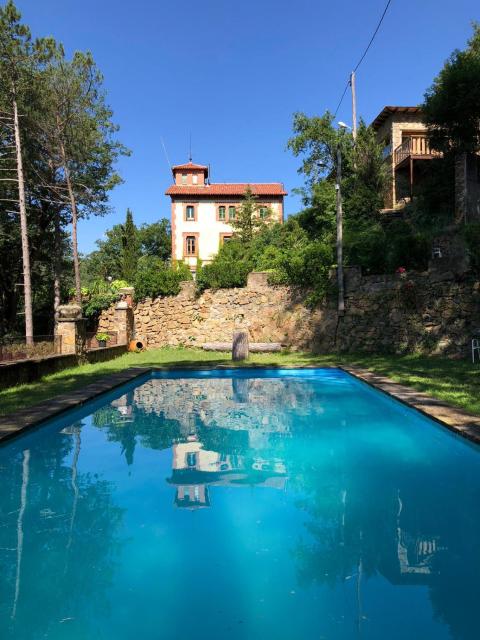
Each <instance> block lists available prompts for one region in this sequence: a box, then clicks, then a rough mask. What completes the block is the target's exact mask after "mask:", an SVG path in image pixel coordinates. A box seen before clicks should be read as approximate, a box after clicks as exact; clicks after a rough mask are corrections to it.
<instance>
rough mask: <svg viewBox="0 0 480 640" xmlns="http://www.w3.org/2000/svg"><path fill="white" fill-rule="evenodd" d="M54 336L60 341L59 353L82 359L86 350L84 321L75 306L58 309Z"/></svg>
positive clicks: (78, 308) (80, 312)
mask: <svg viewBox="0 0 480 640" xmlns="http://www.w3.org/2000/svg"><path fill="white" fill-rule="evenodd" d="M55 335H57V336H59V337H60V339H61V353H62V354H65V353H67V354H68V353H75V354H77V355H78V356H80V357H83V355H84V353H85V348H86V320H85V318H82V308H81V307H80V306H79V305H77V304H64V305H61V306H60V307H58V323H57V327H56V330H55Z"/></svg>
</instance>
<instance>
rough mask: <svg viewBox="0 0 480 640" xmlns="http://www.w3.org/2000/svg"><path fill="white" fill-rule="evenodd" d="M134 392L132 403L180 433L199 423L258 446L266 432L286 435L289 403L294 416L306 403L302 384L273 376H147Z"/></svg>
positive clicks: (308, 391)
mask: <svg viewBox="0 0 480 640" xmlns="http://www.w3.org/2000/svg"><path fill="white" fill-rule="evenodd" d="M134 394H135V405H136V406H137V407H139V408H141V409H143V410H144V411H145V412H146V413H151V414H156V415H158V416H160V417H162V418H163V419H167V420H176V421H178V423H179V431H180V435H181V436H183V437H187V436H188V435H189V434H191V433H194V432H196V430H197V428H198V427H199V426H204V427H214V428H216V429H222V430H225V429H228V430H231V431H245V432H248V433H249V436H248V438H249V442H250V444H251V446H252V447H257V446H259V447H262V448H263V447H265V446H266V444H267V442H268V439H269V437H270V435H271V434H276V435H279V436H289V435H290V432H291V427H292V420H293V418H292V417H291V410H292V409H295V410H296V415H297V416H298V414H301V413H302V411H303V407H305V409H304V410H305V413H308V412H310V411H311V407H312V402H311V397H312V391H311V389H310V387H309V386H308V385H305V384H303V385H302V384H299V383H298V381H295V380H282V379H273V378H272V379H269V380H268V381H266V380H263V379H235V378H234V379H229V378H225V379H218V378H216V379H215V378H212V379H202V380H199V379H184V380H181V384H179V380H169V379H160V378H153V379H152V380H149V381H148V382H146V383H145V384H143V385H141V386H140V387H138V388H136V389H135V391H134ZM318 410H320V409H318ZM256 431H257V432H258V433H255V432H256ZM269 434H270V435H269Z"/></svg>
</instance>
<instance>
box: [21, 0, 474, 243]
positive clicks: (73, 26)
mask: <svg viewBox="0 0 480 640" xmlns="http://www.w3.org/2000/svg"><path fill="white" fill-rule="evenodd" d="M385 2H386V0H361V1H360V0H344V1H343V2H341V3H340V2H338V3H337V2H331V1H328V2H325V1H322V0H316V1H310V0H296V1H295V2H294V1H292V0H275V1H274V0H255V1H253V0H243V1H242V2H235V3H234V2H228V1H223V2H222V1H221V0H202V1H201V2H199V1H198V0H197V1H195V2H193V1H192V0H183V1H182V2H174V1H172V0H168V1H165V0H136V2H132V1H131V0H129V1H128V2H127V0H82V1H81V2H78V0H17V6H18V7H19V9H20V11H21V12H22V14H23V18H24V21H25V22H26V23H27V24H29V25H30V27H31V29H32V31H33V34H34V35H35V36H40V35H52V36H54V37H55V38H56V39H57V40H59V41H61V42H63V43H64V45H65V47H66V50H67V52H73V51H74V50H87V49H88V50H90V51H92V53H93V55H94V58H95V60H96V61H97V64H98V65H99V67H100V69H101V70H102V72H103V74H104V76H105V86H106V89H107V92H108V102H109V104H110V105H111V107H112V108H113V110H114V113H115V121H116V123H117V124H119V125H120V127H121V130H120V134H119V137H120V139H121V141H122V142H123V143H124V144H126V145H127V146H128V147H129V148H130V149H131V150H132V156H131V157H129V158H125V159H122V160H121V162H120V163H119V167H118V168H119V171H120V173H121V175H122V177H123V179H124V181H125V182H124V184H123V185H122V186H120V187H117V189H115V191H113V192H112V195H111V204H112V206H113V208H114V213H112V214H111V215H109V216H107V217H105V218H95V219H92V220H89V221H82V222H81V225H80V230H79V238H80V249H81V250H82V251H84V252H87V251H90V250H92V249H93V248H94V243H95V240H96V239H97V238H101V237H102V235H103V233H104V232H105V229H107V228H109V227H111V226H112V225H113V224H116V223H118V222H121V221H122V220H123V219H124V217H125V210H126V208H127V207H130V208H131V209H132V210H133V212H134V217H135V221H136V223H137V224H139V223H142V222H153V221H155V220H158V219H159V218H162V217H169V213H170V207H169V200H168V199H167V198H166V197H165V196H164V195H163V193H164V191H165V189H166V187H167V186H168V185H169V183H170V181H171V177H170V174H169V171H168V166H167V161H166V159H165V156H164V153H163V150H162V145H161V139H162V137H163V139H164V140H165V144H166V147H167V151H168V154H169V156H170V160H171V162H172V163H179V162H184V161H186V160H187V156H188V145H189V136H190V133H191V135H192V151H193V159H194V161H196V162H200V163H205V164H208V163H210V165H211V168H212V180H213V181H215V182H229V181H231V182H268V181H280V182H284V183H285V185H286V187H287V189H288V191H290V192H291V190H292V189H293V188H294V187H298V186H301V184H302V178H301V176H299V175H298V174H297V168H298V166H299V161H298V159H296V158H294V157H293V156H292V155H291V154H290V153H289V152H288V151H286V150H285V145H286V142H287V140H288V138H289V136H290V134H291V124H292V114H293V113H294V112H295V111H304V112H306V113H308V114H310V115H313V114H321V113H323V112H324V111H325V109H327V108H328V109H330V110H334V109H335V106H336V104H337V103H338V100H339V98H340V95H341V93H342V90H343V87H344V85H345V82H346V79H347V77H348V74H349V72H350V71H351V68H352V67H353V66H354V65H355V63H356V62H357V60H358V58H359V56H360V55H361V53H362V51H363V49H364V48H365V46H366V44H367V43H368V40H369V39H370V36H371V34H372V32H373V29H374V27H375V25H376V23H377V22H378V19H379V17H380V15H381V13H382V11H383V8H384V6H385ZM472 20H480V3H479V2H478V0H456V1H455V2H452V1H451V0H449V1H448V2H447V0H393V2H392V4H391V6H390V9H389V11H388V13H387V16H386V18H385V20H384V23H383V25H382V28H381V31H380V32H379V34H378V35H377V38H376V40H375V42H374V44H373V46H372V48H371V49H370V51H369V53H368V55H367V57H366V58H365V60H364V62H363V64H362V66H361V67H360V69H359V71H358V75H357V93H358V112H359V115H361V116H363V117H364V119H365V120H366V121H367V122H370V121H371V120H372V119H373V118H374V117H375V116H376V115H377V113H378V112H379V111H380V110H381V109H382V107H383V106H384V105H387V104H399V105H410V104H412V105H415V104H418V103H419V102H421V100H422V96H423V93H424V91H425V89H426V87H428V86H429V84H430V83H431V80H432V78H433V76H434V75H435V74H436V73H437V71H438V70H439V69H440V67H441V66H442V64H443V61H444V60H445V58H446V57H447V56H448V55H449V54H450V52H451V51H452V50H453V49H454V48H456V47H458V48H463V47H464V45H465V42H466V40H467V39H468V37H469V36H470V33H471V27H470V23H471V21H472ZM338 119H340V120H344V121H345V122H347V123H350V121H351V112H350V96H349V95H347V96H346V98H345V100H344V103H343V105H342V108H341V110H340V111H339V114H338ZM299 208H300V202H299V200H298V198H297V197H296V196H295V195H290V196H288V197H287V199H286V203H285V211H286V213H287V214H290V213H295V212H296V211H298V209H299Z"/></svg>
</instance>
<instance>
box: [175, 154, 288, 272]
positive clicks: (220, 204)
mask: <svg viewBox="0 0 480 640" xmlns="http://www.w3.org/2000/svg"><path fill="white" fill-rule="evenodd" d="M172 173H173V180H174V184H173V185H172V186H170V187H169V188H168V189H167V191H166V192H165V193H166V195H168V196H170V197H171V199H172V205H171V206H172V209H171V215H172V259H174V260H183V261H184V262H186V263H187V264H188V266H189V267H190V269H191V270H192V271H193V272H195V270H196V266H197V261H198V260H201V262H202V263H208V262H210V261H211V260H212V258H213V257H214V256H215V254H216V253H217V252H218V249H219V247H220V246H221V245H222V244H223V243H224V242H226V241H227V240H228V239H229V238H231V237H232V233H233V229H232V225H231V222H232V220H233V219H234V218H235V214H236V211H237V209H238V207H239V205H240V204H241V202H242V199H243V197H244V194H245V190H246V189H247V187H250V188H251V189H252V192H253V194H254V195H255V196H256V197H257V200H256V202H257V204H258V206H259V213H260V215H267V212H268V211H269V210H270V211H271V212H272V214H271V217H270V218H269V220H272V221H273V222H283V198H284V196H285V195H287V192H286V191H285V189H284V186H283V184H282V183H280V182H273V183H267V184H265V183H250V184H247V183H210V182H209V179H208V174H209V169H208V167H207V166H205V165H201V164H194V163H193V162H187V163H186V164H179V165H176V166H174V167H172Z"/></svg>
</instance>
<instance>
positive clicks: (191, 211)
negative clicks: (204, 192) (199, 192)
mask: <svg viewBox="0 0 480 640" xmlns="http://www.w3.org/2000/svg"><path fill="white" fill-rule="evenodd" d="M185 220H195V207H194V206H193V204H188V205H187V206H186V207H185Z"/></svg>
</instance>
